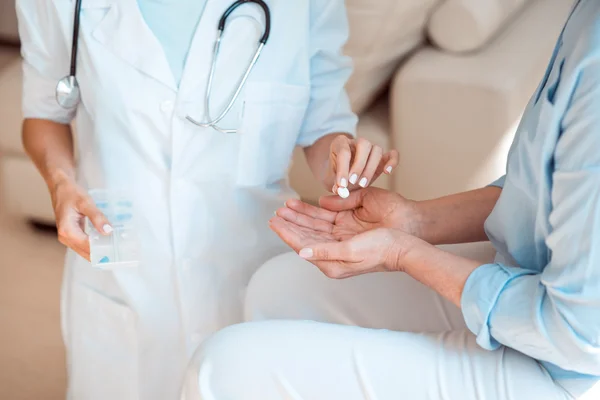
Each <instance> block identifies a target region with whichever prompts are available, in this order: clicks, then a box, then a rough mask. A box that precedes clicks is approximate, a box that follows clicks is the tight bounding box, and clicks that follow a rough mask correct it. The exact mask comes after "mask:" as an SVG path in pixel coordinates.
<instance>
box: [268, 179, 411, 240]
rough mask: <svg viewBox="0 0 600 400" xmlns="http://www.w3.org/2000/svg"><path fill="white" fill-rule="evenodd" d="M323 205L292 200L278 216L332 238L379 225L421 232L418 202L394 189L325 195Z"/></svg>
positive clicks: (409, 231)
mask: <svg viewBox="0 0 600 400" xmlns="http://www.w3.org/2000/svg"><path fill="white" fill-rule="evenodd" d="M320 205H321V208H319V207H315V206H312V205H310V204H306V203H304V202H301V201H299V200H295V199H294V200H288V201H287V203H286V207H283V208H281V209H279V210H277V216H278V217H280V218H282V219H284V220H286V221H289V222H292V223H294V224H295V225H296V226H297V227H298V228H300V227H304V228H309V229H310V231H311V232H321V233H324V234H325V233H326V234H327V235H329V236H330V237H331V239H332V240H345V239H349V238H351V237H353V236H355V235H358V234H360V233H362V232H365V231H368V230H373V229H377V228H392V229H398V230H401V231H404V232H406V233H409V234H411V235H414V236H417V237H418V236H419V228H418V227H419V218H418V215H417V211H416V207H415V203H414V202H412V201H409V200H406V199H405V198H404V197H402V196H401V195H399V194H397V193H394V192H390V191H387V190H383V189H377V188H367V189H362V190H358V191H355V192H352V193H351V194H350V197H348V198H347V199H342V198H340V197H339V196H327V197H323V198H321V200H320ZM284 240H285V239H284ZM288 244H289V243H288Z"/></svg>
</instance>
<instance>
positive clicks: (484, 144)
mask: <svg viewBox="0 0 600 400" xmlns="http://www.w3.org/2000/svg"><path fill="white" fill-rule="evenodd" d="M570 9H571V2H570V1H569V2H565V1H564V0H541V1H532V2H531V3H529V4H528V5H527V6H526V7H525V8H524V9H523V11H522V12H521V13H519V14H518V16H517V17H516V18H514V20H513V22H512V23H511V24H510V26H509V27H508V28H507V29H504V30H503V31H502V33H501V34H500V35H499V36H498V37H497V38H496V39H495V40H494V41H492V42H491V43H490V44H489V45H488V46H486V47H485V48H484V49H482V50H481V51H479V52H477V54H473V55H469V56H465V55H457V54H452V53H448V52H442V51H439V50H436V49H433V48H427V49H424V50H422V51H420V52H419V53H418V54H416V55H415V56H414V57H411V59H410V60H409V61H408V62H407V63H406V64H405V65H404V67H403V68H402V69H400V70H399V71H398V74H397V75H396V79H395V81H394V84H393V85H392V96H391V99H392V105H391V107H390V108H391V110H390V115H391V126H392V132H393V141H394V146H395V147H396V148H397V149H398V150H399V151H400V168H398V169H397V170H396V173H395V174H394V179H395V182H394V189H395V190H397V191H400V192H401V193H402V194H404V195H405V196H407V197H409V198H411V199H415V200H422V199H429V198H435V197H440V196H444V195H447V194H450V193H456V192H462V191H466V190H471V189H475V188H478V187H482V186H484V185H486V184H489V183H490V182H492V181H493V180H494V179H497V178H498V177H499V176H500V175H502V174H503V173H504V172H505V169H506V156H507V153H508V149H509V147H510V144H511V141H512V137H513V135H514V132H515V129H516V127H517V125H518V123H519V120H520V117H521V113H522V112H523V110H524V109H525V106H526V104H527V102H528V100H529V99H530V98H531V95H532V93H534V91H535V89H536V87H537V85H538V84H539V82H540V79H541V78H542V77H543V74H544V71H545V70H546V66H547V63H548V59H549V58H550V55H551V54H552V49H553V48H554V45H555V43H556V39H557V37H558V35H559V34H560V31H561V28H562V26H563V24H564V22H565V20H566V18H567V16H568V14H569V10H570ZM423 171H426V172H427V173H426V174H424V173H423Z"/></svg>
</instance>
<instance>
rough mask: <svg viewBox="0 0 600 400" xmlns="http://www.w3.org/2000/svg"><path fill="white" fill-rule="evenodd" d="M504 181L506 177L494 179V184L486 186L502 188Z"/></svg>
mask: <svg viewBox="0 0 600 400" xmlns="http://www.w3.org/2000/svg"><path fill="white" fill-rule="evenodd" d="M505 180H506V175H502V176H501V177H500V178H498V179H496V180H495V181H494V182H492V183H490V184H489V185H488V186H495V187H499V188H503V187H504V181H505Z"/></svg>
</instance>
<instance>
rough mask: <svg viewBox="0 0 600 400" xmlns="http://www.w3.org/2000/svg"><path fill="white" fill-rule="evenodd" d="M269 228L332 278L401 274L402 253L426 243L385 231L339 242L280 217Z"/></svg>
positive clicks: (368, 232) (401, 234)
mask: <svg viewBox="0 0 600 400" xmlns="http://www.w3.org/2000/svg"><path fill="white" fill-rule="evenodd" d="M270 225H271V229H273V230H274V231H275V232H276V233H277V234H278V235H279V237H281V239H282V240H283V241H284V242H285V243H287V244H288V246H290V247H291V248H292V249H294V250H295V251H296V252H297V253H298V254H299V255H300V257H302V258H304V259H306V260H308V261H310V262H311V263H312V264H314V265H316V266H317V267H318V268H319V269H320V270H321V271H322V272H323V273H324V274H325V275H326V276H328V277H329V278H334V279H344V278H350V277H352V276H356V275H362V274H366V273H371V272H384V271H401V270H402V260H403V258H404V254H405V253H406V252H407V251H408V250H409V249H410V248H411V247H413V246H418V245H419V244H420V243H423V244H424V243H425V242H423V241H421V240H420V239H417V238H415V237H414V236H411V235H409V234H407V233H404V232H402V231H398V230H393V229H385V228H379V229H374V230H370V231H367V232H364V233H361V234H360V235H356V236H354V237H352V238H351V239H348V240H338V239H336V238H335V237H334V236H333V235H332V234H331V233H328V232H325V231H322V230H317V229H311V228H306V227H303V226H299V225H296V224H294V223H292V222H289V221H286V220H284V219H283V218H280V217H274V218H272V219H271V221H270Z"/></svg>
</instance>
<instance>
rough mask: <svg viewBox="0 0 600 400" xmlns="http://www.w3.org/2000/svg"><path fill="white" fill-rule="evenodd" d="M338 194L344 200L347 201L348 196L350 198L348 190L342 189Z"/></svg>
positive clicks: (339, 189)
mask: <svg viewBox="0 0 600 400" xmlns="http://www.w3.org/2000/svg"><path fill="white" fill-rule="evenodd" d="M337 194H338V195H339V196H340V197H341V198H342V199H346V198H348V196H350V191H349V190H348V189H347V188H344V187H341V188H338V190H337Z"/></svg>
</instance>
